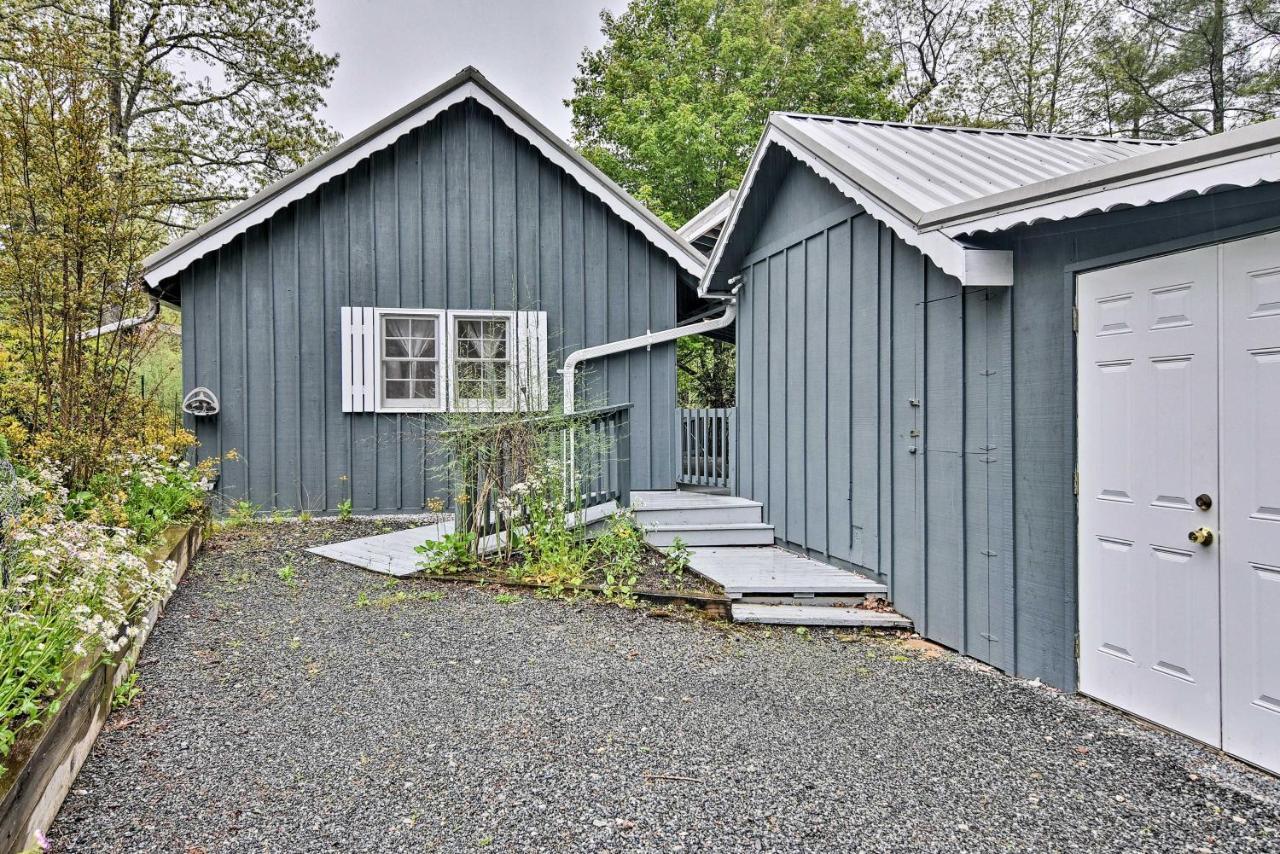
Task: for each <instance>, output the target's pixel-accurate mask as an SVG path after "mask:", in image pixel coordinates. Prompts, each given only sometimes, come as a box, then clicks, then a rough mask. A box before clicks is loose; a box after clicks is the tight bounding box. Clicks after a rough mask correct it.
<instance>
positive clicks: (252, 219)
mask: <svg viewBox="0 0 1280 854" xmlns="http://www.w3.org/2000/svg"><path fill="white" fill-rule="evenodd" d="M468 98H471V99H474V100H475V101H476V102H477V103H479V104H480V105H481V106H483V107H484V108H485V109H487V110H488V111H489V112H491V113H493V114H494V115H495V116H496V117H497V118H498V119H500V120H501V121H502V122H503V124H505V125H507V127H508V128H510V129H511V131H512V132H513V133H515V134H517V135H518V136H520V137H521V138H523V139H524V140H526V141H527V142H528V143H529V144H531V145H532V146H533V147H534V148H536V149H537V150H538V151H539V153H541V154H542V155H543V156H544V157H546V158H547V159H548V160H549V161H551V162H552V163H554V164H555V165H556V166H558V167H560V168H561V169H563V170H564V171H565V172H566V173H568V174H569V176H570V177H572V178H573V179H574V180H575V181H577V182H578V184H579V185H581V186H582V188H583V189H585V190H586V191H587V192H589V193H591V194H592V195H593V196H595V197H596V198H598V199H599V200H600V201H601V202H602V203H604V205H605V206H606V207H608V208H609V209H610V210H611V211H613V213H615V214H616V215H618V216H619V217H620V218H622V219H623V220H624V221H626V222H627V223H629V224H630V225H632V226H633V227H635V229H636V230H637V231H639V232H640V233H641V234H643V235H644V236H645V237H646V238H647V239H648V240H649V241H650V242H651V243H652V244H653V245H654V246H655V247H657V248H658V249H660V250H662V251H663V252H664V253H665V254H666V255H668V256H669V257H670V258H671V259H672V260H673V261H675V262H676V264H677V265H679V266H680V268H681V269H683V270H684V271H685V272H687V273H689V274H690V275H692V276H694V277H701V275H702V272H703V270H704V262H703V259H702V254H701V253H700V252H698V250H697V249H695V248H693V246H692V245H690V244H689V243H688V242H687V241H685V240H684V239H683V238H682V237H680V236H679V235H677V234H676V232H674V231H673V230H672V229H671V228H669V227H668V226H667V225H666V224H665V223H663V222H662V221H661V220H659V219H658V218H657V217H656V216H655V215H654V214H653V213H651V212H650V211H649V210H648V209H647V208H645V207H644V206H643V205H642V204H641V203H640V202H639V201H637V200H636V199H634V198H633V197H632V196H630V195H629V194H628V193H627V192H626V191H625V190H623V189H622V188H621V187H619V186H618V185H617V184H615V183H614V182H613V181H611V180H610V179H609V178H608V177H607V176H605V175H604V173H602V172H601V171H600V170H598V169H597V168H596V167H594V166H593V165H591V164H590V163H589V162H587V161H586V160H585V159H584V158H583V157H582V156H581V155H579V154H578V153H577V152H575V151H574V150H573V149H572V147H570V146H569V144H568V143H566V142H565V141H563V140H561V139H559V138H558V137H556V136H555V135H553V134H552V133H551V132H550V131H549V130H547V129H546V128H545V127H542V126H541V125H540V124H538V123H537V121H536V120H534V119H533V118H532V117H531V116H529V115H528V114H527V113H524V111H523V110H521V109H520V108H519V106H518V105H516V104H515V102H513V101H511V100H510V98H508V97H507V96H506V95H504V94H503V93H502V92H500V91H499V90H498V89H497V88H495V87H494V86H493V84H491V83H489V82H488V80H486V79H485V78H484V77H483V76H482V75H481V74H480V73H479V72H478V71H476V70H475V69H473V68H467V69H464V70H463V71H462V72H461V73H460V74H458V75H457V76H455V77H454V78H453V79H452V80H450V81H449V82H448V83H446V84H445V85H444V86H442V87H440V89H438V90H436V92H435V93H431V94H429V95H427V96H425V97H424V99H423V100H422V103H417V104H412V105H410V106H409V107H406V108H405V109H404V110H401V111H400V113H403V116H401V117H397V116H399V115H400V114H393V115H392V116H391V117H389V118H388V119H387V120H385V121H386V124H385V126H382V127H380V126H379V125H374V126H373V128H370V129H369V130H366V131H364V132H363V133H362V134H359V135H357V136H356V137H354V138H353V139H352V140H350V141H348V142H347V143H343V144H342V145H339V146H337V147H336V148H334V149H332V150H331V151H329V152H328V153H326V154H324V155H321V156H320V157H319V158H317V159H316V160H314V161H312V162H311V163H309V164H307V165H305V166H303V167H301V168H300V169H298V170H296V171H295V172H293V173H292V174H291V175H288V176H286V177H285V178H284V179H282V180H280V181H278V182H276V183H275V184H272V185H271V186H269V187H267V188H266V189H265V190H263V191H262V192H260V193H258V194H257V195H256V196H254V197H253V198H251V199H249V200H248V201H245V202H242V203H241V204H239V205H237V206H236V207H234V208H232V209H231V210H229V211H227V212H226V213H225V214H222V215H221V216H219V217H216V218H215V219H213V220H210V221H209V222H207V223H205V224H204V225H201V226H199V227H197V228H196V229H194V230H193V231H192V232H191V233H190V234H188V235H187V236H186V237H183V238H182V239H180V240H177V241H174V242H173V243H171V244H169V246H167V247H165V248H164V249H161V250H160V251H159V252H156V253H155V254H153V255H151V256H150V257H148V258H147V259H146V260H145V261H144V262H143V268H144V273H143V278H144V279H145V280H146V282H147V284H148V285H150V286H151V287H155V286H156V285H158V284H159V283H160V282H161V281H163V280H165V279H167V278H169V277H170V276H173V275H176V274H177V273H180V272H181V271H182V270H184V269H186V268H187V267H188V266H190V265H191V264H192V263H193V262H194V261H196V260H197V259H198V258H201V257H203V256H204V255H207V254H208V253H210V252H212V251H214V250H215V249H218V248H219V247H222V246H225V245H226V244H228V243H230V242H231V241H232V240H234V239H235V238H236V237H237V236H239V235H240V234H243V233H244V232H245V231H247V230H248V229H249V228H251V227H252V226H254V225H257V224H259V223H262V222H265V221H266V220H267V219H269V218H271V217H272V216H273V215H274V214H276V213H277V212H279V211H280V210H283V209H284V208H285V207H287V206H288V205H290V204H292V203H293V202H296V201H298V200H300V199H302V198H304V197H306V196H308V195H310V194H311V193H313V192H315V191H316V190H317V189H319V188H320V187H321V186H322V185H323V184H325V183H326V182H328V181H330V180H332V179H333V178H335V177H337V176H339V175H341V174H343V173H345V172H347V171H349V170H350V169H351V168H352V167H354V166H355V165H356V164H357V163H359V162H360V161H361V160H364V159H365V158H367V157H369V156H371V155H372V154H373V153H374V152H376V151H380V150H382V149H384V148H387V147H389V146H390V145H392V144H393V143H394V142H395V141H396V140H397V139H399V138H400V137H402V136H404V135H405V134H407V133H409V132H411V131H413V130H414V129H416V128H419V127H422V126H424V125H426V124H428V123H430V122H431V121H432V120H433V119H435V118H436V117H437V116H439V115H440V114H441V113H443V112H444V111H445V110H448V109H449V108H450V107H452V106H454V105H455V104H459V103H461V102H462V101H465V100H466V99H468ZM362 138H363V139H362ZM353 143H355V144H353Z"/></svg>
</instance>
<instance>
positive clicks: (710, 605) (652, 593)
mask: <svg viewBox="0 0 1280 854" xmlns="http://www.w3.org/2000/svg"><path fill="white" fill-rule="evenodd" d="M414 578H420V579H423V580H427V581H457V582H461V583H463V584H488V585H491V586H493V587H515V588H523V589H527V590H549V589H551V585H550V584H543V583H541V582H537V581H525V580H520V579H512V578H498V577H494V576H489V575H483V574H479V573H469V572H468V573H453V574H449V575H435V574H430V573H426V572H422V573H420V574H418V575H415V576H414ZM573 589H574V590H577V591H581V592H583V593H593V594H596V595H602V594H603V592H604V590H603V588H602V587H601V586H600V585H598V584H583V585H580V586H578V587H575V588H573ZM632 595H633V596H635V597H636V598H637V599H644V600H645V601H647V602H654V603H657V604H659V605H689V606H691V607H694V608H701V609H702V610H703V611H705V612H707V614H708V616H711V617H714V618H715V619H717V620H728V619H729V605H730V600H729V597H727V596H722V595H720V594H719V593H702V592H700V591H696V590H647V589H643V588H637V589H635V590H633V591H632Z"/></svg>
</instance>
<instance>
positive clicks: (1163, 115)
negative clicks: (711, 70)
mask: <svg viewBox="0 0 1280 854" xmlns="http://www.w3.org/2000/svg"><path fill="white" fill-rule="evenodd" d="M876 20H877V24H878V25H879V27H880V28H881V29H882V31H883V32H884V33H885V34H886V36H887V38H888V41H889V43H890V44H891V45H892V47H893V49H894V53H895V56H896V57H897V59H898V61H899V63H900V64H901V66H902V67H903V68H904V74H903V76H902V78H901V79H900V91H899V97H900V99H901V100H903V101H904V102H905V103H906V104H907V106H908V107H909V108H910V110H911V116H912V118H913V119H916V120H922V121H933V122H941V123H944V124H967V125H977V126H981V127H1003V128H1011V129H1015V130H1032V131H1051V132H1068V133H1101V134H1123V135H1126V136H1131V137H1157V138H1180V137H1187V136H1199V135H1203V134H1210V133H1220V132H1222V131H1223V130H1225V129H1227V128H1230V127H1234V126H1238V125H1242V124H1248V123H1250V122H1256V121H1262V120H1264V119H1267V118H1270V117H1274V116H1275V115H1276V113H1277V110H1278V109H1280V61H1278V60H1280V4H1278V3H1277V2H1276V0H1213V2H1207V0H1119V2H1115V0H949V2H943V3H932V4H931V3H920V2H917V0H877V2H876Z"/></svg>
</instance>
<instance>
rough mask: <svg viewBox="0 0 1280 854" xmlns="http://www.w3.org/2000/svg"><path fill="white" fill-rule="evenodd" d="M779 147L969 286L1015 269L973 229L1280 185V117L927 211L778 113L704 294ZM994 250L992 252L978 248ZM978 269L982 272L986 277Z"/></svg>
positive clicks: (1001, 278) (1004, 278) (714, 257)
mask: <svg viewBox="0 0 1280 854" xmlns="http://www.w3.org/2000/svg"><path fill="white" fill-rule="evenodd" d="M774 145H777V146H780V147H781V148H783V149H785V150H786V151H788V152H789V153H790V154H791V155H792V156H794V157H795V158H797V159H798V160H800V161H801V162H802V163H804V164H805V165H806V166H808V167H809V168H810V169H812V170H813V171H814V172H815V173H817V174H818V175H820V176H821V177H823V178H824V179H826V180H827V181H829V182H830V183H831V184H832V185H833V186H834V187H835V188H836V189H837V190H839V191H840V192H841V193H842V194H843V195H845V196H846V197H848V198H849V199H851V200H853V201H854V202H856V203H857V204H858V205H860V206H861V207H862V208H864V209H865V210H866V212H867V213H868V214H870V215H871V216H872V217H874V218H875V219H876V220H877V221H879V222H881V223H883V224H884V225H885V226H886V227H888V228H889V229H890V230H892V231H893V233H894V234H896V235H897V236H898V237H900V238H902V240H903V241H904V242H905V243H907V244H908V245H910V246H914V247H915V248H917V249H919V250H920V251H921V252H923V253H924V254H925V255H927V256H928V257H929V258H930V259H931V260H932V261H933V262H934V263H935V264H937V265H938V267H939V268H941V269H942V270H943V272H945V273H948V274H950V275H952V276H955V277H956V278H958V279H959V280H960V282H961V284H974V285H981V284H1004V283H1007V282H1011V276H1010V271H1009V269H1008V263H1009V261H1010V259H1009V258H1008V257H1006V256H1007V253H1000V252H997V251H995V250H975V249H973V248H972V247H970V246H968V245H966V240H967V239H968V238H969V237H971V236H972V235H976V234H979V233H982V232H986V233H991V232H998V231H1003V230H1006V229H1010V228H1014V227H1016V226H1020V225H1033V224H1035V223H1038V222H1044V221H1055V220H1064V219H1070V218H1073V217H1079V216H1084V215H1086V214H1092V213H1100V212H1106V211H1110V210H1115V209H1117V208H1128V207H1140V206H1144V205H1150V204H1156V203H1159V202H1166V201H1171V200H1173V199H1176V198H1179V197H1182V196H1187V195H1203V194H1205V193H1209V192H1212V191H1214V190H1217V189H1221V188H1228V187H1233V188H1246V187H1253V186H1256V185H1259V184H1263V183H1280V119H1276V120H1272V121H1268V122H1261V123H1259V124H1256V125H1250V126H1247V127H1243V128H1238V129H1236V130H1232V131H1228V132H1227V133H1224V134H1219V135H1217V136H1212V137H1205V138H1201V139H1195V140H1191V141H1189V142H1183V143H1179V144H1176V145H1170V146H1162V147H1160V148H1159V149H1157V150H1154V151H1151V152H1146V153H1143V154H1135V155H1133V156H1132V157H1129V158H1127V159H1125V160H1120V161H1116V162H1113V163H1107V164H1103V165H1099V166H1094V167H1091V168H1088V169H1082V170H1079V171H1077V172H1072V173H1068V174H1066V175H1060V176H1058V177H1055V178H1051V179H1047V180H1044V181H1038V182H1035V183H1032V184H1028V185H1026V186H1023V187H1018V188H1015V189H1012V190H1007V191H1004V192H1000V193H994V194H992V195H989V196H983V197H981V198H976V199H972V200H970V201H966V202H961V203H958V204H955V205H950V206H947V207H944V208H940V209H938V210H933V211H927V212H926V211H920V210H917V209H916V208H915V207H913V206H912V205H910V204H909V203H907V202H906V200H904V199H902V198H900V197H899V196H897V195H896V194H895V193H894V192H893V191H892V189H890V188H888V187H885V186H884V185H882V184H881V183H880V182H878V181H877V180H876V177H875V176H874V175H870V174H863V173H862V172H861V171H855V172H850V171H845V170H844V169H842V168H841V166H840V159H839V158H838V157H836V156H834V155H833V154H832V153H831V152H828V151H827V150H826V148H825V147H824V146H822V145H821V144H820V143H818V142H817V141H816V140H813V139H811V138H809V135H808V134H806V133H804V130H803V128H802V127H800V126H799V125H798V123H796V122H793V121H790V120H788V117H787V116H786V115H784V114H777V113H775V114H774V115H771V116H770V117H769V125H768V127H767V128H766V129H765V133H764V136H763V137H761V140H760V144H759V145H758V146H757V147H756V151H755V154H754V155H753V156H752V159H751V163H750V165H749V166H748V168H747V173H746V176H745V177H744V178H743V181H742V188H741V190H740V191H739V193H738V196H737V198H735V199H734V204H733V209H732V211H731V212H730V214H729V218H728V221H727V224H726V225H725V228H724V230H723V232H722V233H721V236H720V240H719V242H717V244H716V247H715V249H714V250H713V252H712V254H711V258H710V259H709V261H708V264H707V271H706V273H705V274H704V275H703V277H702V281H701V283H700V285H699V292H700V293H703V294H705V293H706V291H707V289H708V288H709V287H710V284H711V281H712V279H713V278H714V277H715V275H716V272H717V268H718V267H719V265H720V263H721V260H722V256H723V254H724V247H725V246H727V245H728V244H729V243H730V239H731V236H732V233H733V230H734V228H735V227H736V226H737V221H738V215H739V212H740V211H741V208H742V205H743V204H744V203H745V202H746V199H747V196H748V195H749V194H750V192H751V187H752V184H753V183H754V181H755V178H756V173H757V172H758V170H759V168H760V164H761V163H762V162H763V159H764V155H765V153H766V152H767V151H768V149H769V148H771V147H772V146H774ZM988 252H989V253H991V254H990V256H989V257H980V256H979V255H978V254H975V253H988ZM979 270H982V271H983V272H982V273H981V274H978V273H977V272H976V271H979ZM971 278H972V279H973V281H969V280H970V279H971Z"/></svg>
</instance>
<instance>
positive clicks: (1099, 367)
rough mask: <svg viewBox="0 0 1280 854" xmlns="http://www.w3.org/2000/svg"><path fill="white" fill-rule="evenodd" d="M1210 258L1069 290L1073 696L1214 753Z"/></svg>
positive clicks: (1214, 314) (1139, 269)
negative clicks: (1207, 539)
mask: <svg viewBox="0 0 1280 854" xmlns="http://www.w3.org/2000/svg"><path fill="white" fill-rule="evenodd" d="M1217 278H1218V250H1217V248H1216V247H1208V248H1205V249H1197V250H1194V251H1191V252H1184V253H1181V254H1178V255H1169V256H1164V257H1161V258H1155V259H1151V260H1147V261H1141V262H1138V263H1135V264H1126V265H1124V266H1122V267H1113V268H1111V269H1107V270H1102V271H1099V272H1096V273H1089V274H1086V275H1082V276H1080V277H1079V279H1078V284H1077V287H1078V292H1077V304H1078V306H1079V311H1080V324H1079V329H1080V331H1079V338H1078V349H1077V358H1078V382H1079V424H1078V430H1079V464H1080V499H1079V502H1080V503H1079V508H1080V527H1079V555H1080V558H1079V560H1080V573H1079V575H1080V578H1079V581H1080V663H1079V664H1080V690H1081V691H1083V692H1085V693H1087V694H1090V695H1092V696H1094V697H1097V698H1098V699H1100V700H1103V701H1105V702H1108V703H1112V704H1114V705H1116V706H1120V707H1121V708H1124V709H1127V710H1129V711H1131V712H1133V713H1135V714H1137V715H1141V716H1142V717H1144V718H1147V719H1149V720H1152V721H1155V722H1156V723H1159V724H1162V725H1164V726H1167V727H1170V728H1171V729H1176V730H1178V731H1180V732H1184V733H1186V734H1187V735H1190V736H1192V737H1193V738H1197V739H1200V740H1202V741H1207V742H1210V743H1213V744H1217V743H1219V741H1220V732H1221V723H1220V710H1219V666H1218V644H1219V632H1218V548H1217V546H1216V544H1215V545H1210V546H1207V547H1206V546H1201V545H1197V544H1195V543H1192V542H1190V541H1189V540H1188V532H1190V531H1193V530H1196V529H1198V528H1200V527H1206V528H1209V529H1212V530H1213V531H1215V532H1216V531H1217V529H1218V524H1217V518H1218V504H1217V502H1216V501H1215V502H1213V504H1211V505H1210V507H1209V509H1208V510H1202V509H1200V508H1199V507H1197V505H1196V499H1197V497H1198V496H1200V495H1202V494H1208V495H1210V496H1211V497H1216V495H1217V491H1218V305H1217V303H1218V289H1217Z"/></svg>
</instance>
